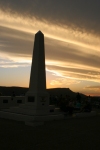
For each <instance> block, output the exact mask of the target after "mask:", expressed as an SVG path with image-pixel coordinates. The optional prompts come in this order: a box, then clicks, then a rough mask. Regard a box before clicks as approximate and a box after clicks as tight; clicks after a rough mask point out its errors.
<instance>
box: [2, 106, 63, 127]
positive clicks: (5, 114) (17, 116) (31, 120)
mask: <svg viewBox="0 0 100 150" xmlns="http://www.w3.org/2000/svg"><path fill="white" fill-rule="evenodd" d="M0 118H4V119H10V120H16V121H24V122H25V125H30V126H38V125H42V124H44V121H53V120H59V119H64V115H63V114H61V113H60V112H59V113H58V114H57V113H56V114H48V115H32V114H30V115H28V114H27V115H26V114H22V113H18V112H17V113H15V112H10V111H7V109H6V110H1V111H0Z"/></svg>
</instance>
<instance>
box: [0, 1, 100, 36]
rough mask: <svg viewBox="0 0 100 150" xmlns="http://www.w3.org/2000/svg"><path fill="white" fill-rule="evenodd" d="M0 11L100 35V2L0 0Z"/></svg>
mask: <svg viewBox="0 0 100 150" xmlns="http://www.w3.org/2000/svg"><path fill="white" fill-rule="evenodd" d="M0 9H2V10H3V11H4V12H6V13H8V12H10V14H11V15H14V14H16V15H18V16H22V17H24V18H25V17H28V18H31V19H32V18H33V17H35V18H37V19H38V20H41V21H43V22H48V23H53V24H57V25H59V26H63V27H65V28H66V27H70V28H73V30H79V31H81V32H88V33H93V34H96V35H97V36H98V35H100V16H99V14H100V0H77V1H75V0H62V1H61V0H51V1H49V0H42V1H41V0H28V1H27V0H17V1H16V0H9V1H8V0H0Z"/></svg>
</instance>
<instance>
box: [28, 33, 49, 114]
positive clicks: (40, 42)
mask: <svg viewBox="0 0 100 150" xmlns="http://www.w3.org/2000/svg"><path fill="white" fill-rule="evenodd" d="M26 103H30V104H31V105H34V109H36V110H37V111H38V112H41V111H42V112H43V111H46V112H47V110H48V109H49V108H48V107H49V95H48V93H47V92H46V71H45V46H44V35H43V33H42V32H41V31H38V32H37V33H36V34H35V40H34V47H33V56H32V65H31V74H30V83H29V91H28V92H27V93H26Z"/></svg>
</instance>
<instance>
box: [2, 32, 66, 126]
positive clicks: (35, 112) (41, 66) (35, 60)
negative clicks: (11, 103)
mask: <svg viewBox="0 0 100 150" xmlns="http://www.w3.org/2000/svg"><path fill="white" fill-rule="evenodd" d="M0 117H1V118H7V119H13V120H18V121H25V124H27V125H32V126H34V125H41V124H43V121H46V120H48V121H50V120H58V119H63V118H64V115H63V114H62V113H61V112H59V111H58V109H55V107H54V106H51V105H49V94H48V93H47V92H46V71H45V48H44V35H43V33H42V32H41V31H38V32H37V33H36V34H35V40H34V47H33V56H32V65H31V74H30V83H29V90H28V92H27V93H26V95H25V104H21V105H19V107H11V108H10V109H3V110H1V111H0Z"/></svg>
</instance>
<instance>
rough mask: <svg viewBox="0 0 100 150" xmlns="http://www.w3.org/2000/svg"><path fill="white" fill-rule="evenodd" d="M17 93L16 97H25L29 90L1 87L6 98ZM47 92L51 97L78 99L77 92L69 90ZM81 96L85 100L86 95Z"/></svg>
mask: <svg viewBox="0 0 100 150" xmlns="http://www.w3.org/2000/svg"><path fill="white" fill-rule="evenodd" d="M13 91H14V92H15V95H16V96H19V95H25V93H26V92H27V91H28V88H25V87H4V86H0V93H2V95H3V96H4V95H5V96H11V95H12V92H13ZM47 92H48V93H49V94H50V95H51V96H54V95H56V96H60V95H61V94H62V96H63V97H65V96H66V95H69V96H70V97H72V98H75V97H76V94H77V93H75V92H73V91H71V90H70V89H69V88H51V89H47ZM81 96H82V97H83V98H84V97H85V95H83V94H81Z"/></svg>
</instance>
